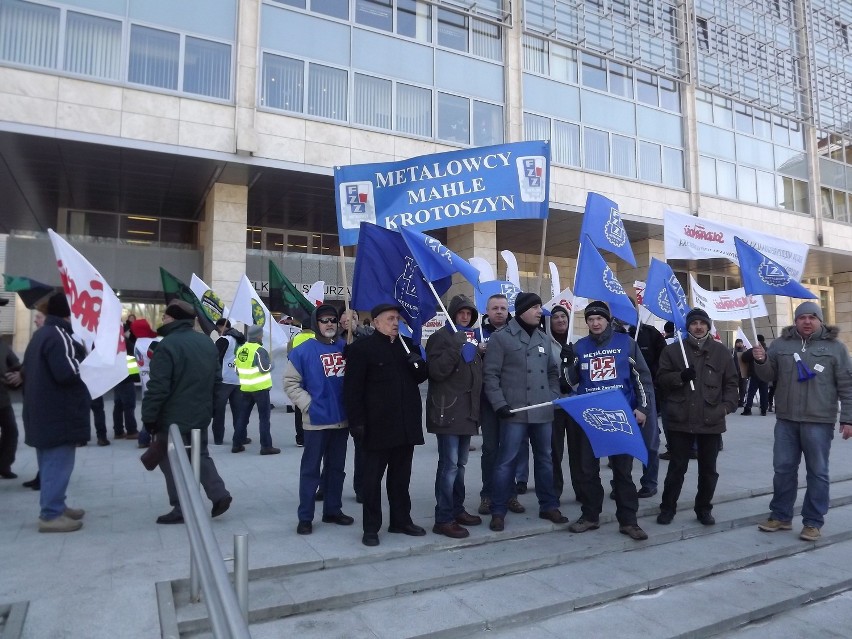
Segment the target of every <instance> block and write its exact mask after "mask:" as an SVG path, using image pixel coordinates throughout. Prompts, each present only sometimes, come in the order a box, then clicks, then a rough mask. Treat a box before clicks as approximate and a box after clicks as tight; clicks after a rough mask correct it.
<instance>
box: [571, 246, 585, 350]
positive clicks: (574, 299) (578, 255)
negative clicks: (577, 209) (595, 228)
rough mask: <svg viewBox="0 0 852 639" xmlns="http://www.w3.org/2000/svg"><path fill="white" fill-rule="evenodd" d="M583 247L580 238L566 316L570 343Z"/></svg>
mask: <svg viewBox="0 0 852 639" xmlns="http://www.w3.org/2000/svg"><path fill="white" fill-rule="evenodd" d="M582 247H583V241H582V239H581V240H580V244H579V245H578V246H577V261H576V262H575V263H574V285H573V286H572V287H571V314H570V315H569V316H568V343H569V344H571V343H573V342H574V313H575V311H574V307H575V306H576V305H577V304H576V301H577V294H576V293H575V292H574V291H576V290H577V267H578V266H579V264H580V249H582Z"/></svg>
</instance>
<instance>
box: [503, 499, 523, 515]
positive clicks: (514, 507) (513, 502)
mask: <svg viewBox="0 0 852 639" xmlns="http://www.w3.org/2000/svg"><path fill="white" fill-rule="evenodd" d="M506 508H508V509H509V510H511V511H512V512H513V513H516V514H521V513H525V512H527V509H526V508H524V505H523V504H522V503H521V502H519V501H518V498H517V497H512V498H511V499H510V500H509V501H508V502H507V503H506Z"/></svg>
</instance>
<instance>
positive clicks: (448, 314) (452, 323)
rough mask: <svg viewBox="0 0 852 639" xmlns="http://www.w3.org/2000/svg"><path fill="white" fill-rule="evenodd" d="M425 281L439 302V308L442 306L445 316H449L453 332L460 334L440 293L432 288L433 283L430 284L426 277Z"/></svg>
mask: <svg viewBox="0 0 852 639" xmlns="http://www.w3.org/2000/svg"><path fill="white" fill-rule="evenodd" d="M423 279H424V280H425V281H426V283H427V284H428V285H429V290H430V291H432V295H434V296H435V300H437V302H438V306H440V307H441V310H442V311H443V312H444V315H446V316H447V318H448V319H449V320H450V326H452V327H453V332H454V333H458V332H459V329H457V328H456V323H455V321H453V318H452V317H450V312H449V311H448V310H447V307H446V306H444V303H443V302H442V301H441V296H440V295H438V291H436V290H435V287H434V286H432V282H430V281H429V280H427V279H426V278H425V277H424V278H423Z"/></svg>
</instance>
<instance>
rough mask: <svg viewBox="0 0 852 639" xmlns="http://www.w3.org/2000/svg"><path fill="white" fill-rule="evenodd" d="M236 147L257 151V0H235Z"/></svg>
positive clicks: (244, 151) (247, 152) (246, 151)
mask: <svg viewBox="0 0 852 639" xmlns="http://www.w3.org/2000/svg"><path fill="white" fill-rule="evenodd" d="M237 31H238V38H237V42H238V45H237V69H236V70H237V73H236V79H235V82H236V84H235V87H234V89H235V90H234V98H235V101H236V106H237V109H236V121H235V123H234V128H235V129H236V136H235V139H236V142H237V144H236V146H237V148H236V151H237V153H238V154H241V155H251V154H252V153H254V152H255V151H257V131H256V130H255V127H254V115H255V112H256V109H257V51H258V43H259V33H260V0H239V14H238V18H237Z"/></svg>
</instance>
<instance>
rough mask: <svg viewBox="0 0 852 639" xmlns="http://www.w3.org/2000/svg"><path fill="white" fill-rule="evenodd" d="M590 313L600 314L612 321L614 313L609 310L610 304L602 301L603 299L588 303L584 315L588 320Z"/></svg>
mask: <svg viewBox="0 0 852 639" xmlns="http://www.w3.org/2000/svg"><path fill="white" fill-rule="evenodd" d="M590 315H600V316H601V317H603V318H605V319H606V321H607V322H610V321H612V314H611V313H610V312H609V306H608V305H607V303H606V302H602V301H601V300H595V301H594V302H589V303H588V304H586V308H585V310H583V317H584V318H585V319H587V320H588V319H589V316H590Z"/></svg>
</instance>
